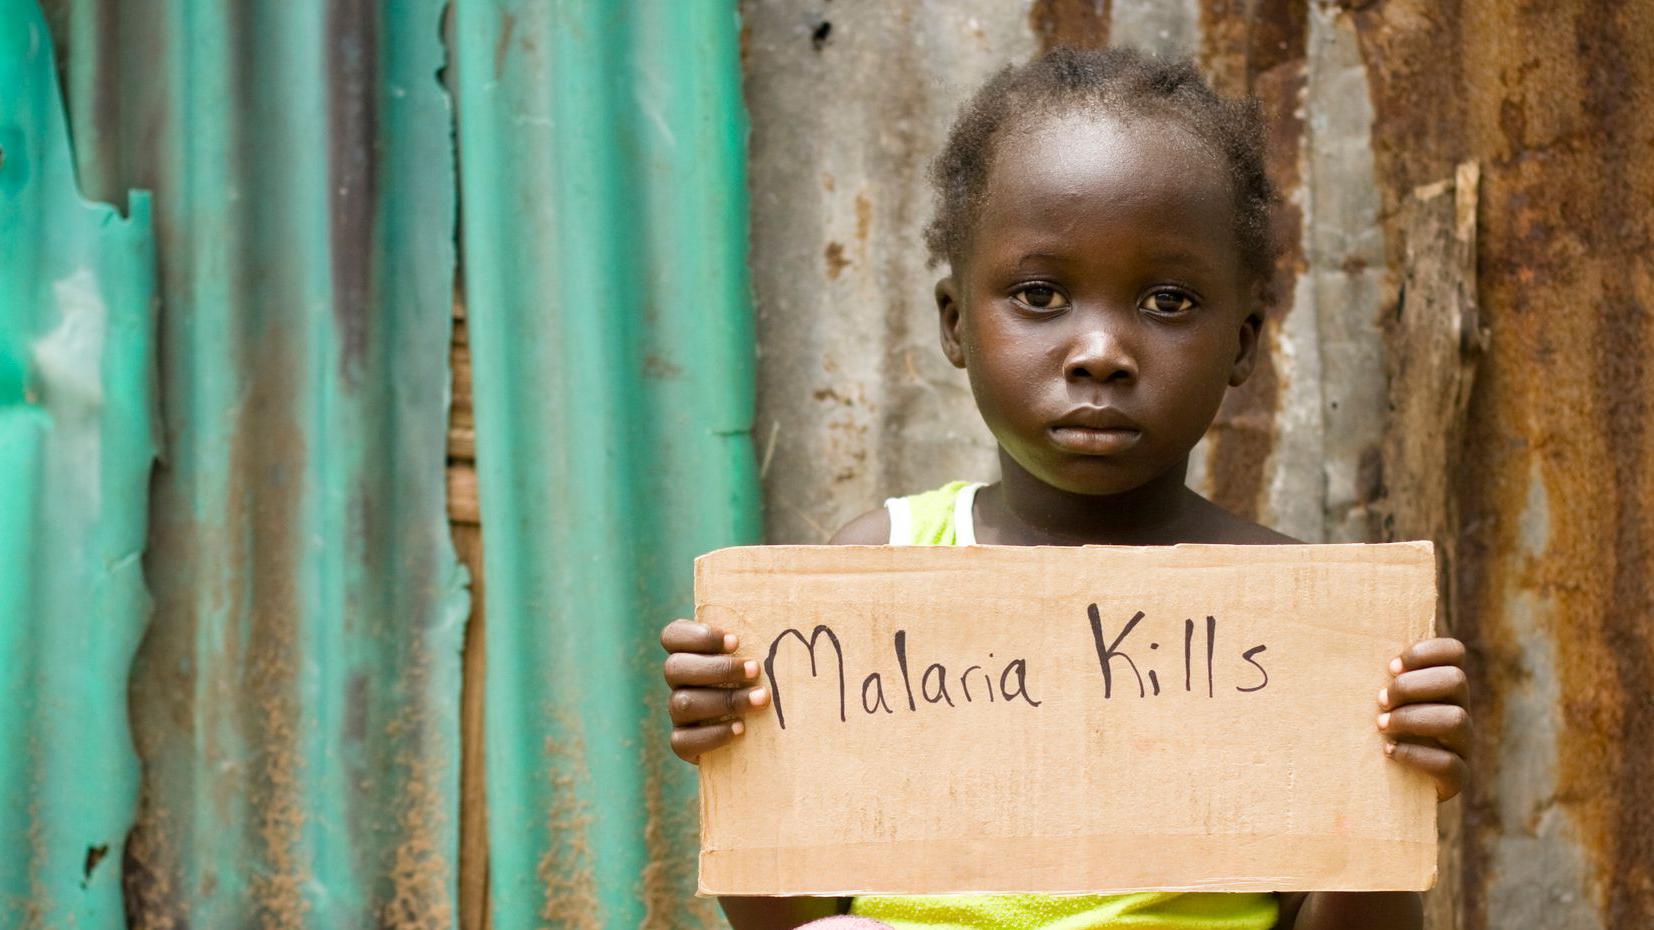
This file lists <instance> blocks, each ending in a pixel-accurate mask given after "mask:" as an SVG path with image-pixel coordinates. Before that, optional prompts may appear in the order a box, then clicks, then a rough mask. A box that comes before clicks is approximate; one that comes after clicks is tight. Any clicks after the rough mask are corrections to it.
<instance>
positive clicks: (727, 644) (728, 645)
mask: <svg viewBox="0 0 1654 930" xmlns="http://www.w3.org/2000/svg"><path fill="white" fill-rule="evenodd" d="M740 642H741V641H740V640H738V639H736V638H735V634H734V633H725V634H724V651H725V652H734V651H735V647H736V646H737V645H739V644H740Z"/></svg>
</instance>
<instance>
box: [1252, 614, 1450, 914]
mask: <svg viewBox="0 0 1654 930" xmlns="http://www.w3.org/2000/svg"><path fill="white" fill-rule="evenodd" d="M1464 656H1465V649H1464V643H1461V642H1459V641H1458V640H1456V639H1448V638H1441V639H1427V640H1424V641H1422V642H1418V643H1414V644H1413V645H1412V646H1410V647H1408V649H1407V650H1406V651H1405V652H1403V653H1402V654H1401V655H1400V656H1399V657H1398V658H1396V659H1394V660H1392V661H1391V662H1390V675H1391V676H1392V677H1391V681H1390V685H1389V687H1387V688H1385V689H1383V690H1382V691H1380V692H1379V693H1378V705H1379V711H1380V713H1379V715H1378V728H1379V730H1381V731H1383V733H1384V735H1385V737H1386V738H1387V739H1386V741H1385V744H1384V751H1385V753H1387V754H1388V755H1389V756H1390V758H1392V759H1395V760H1396V761H1397V762H1400V763H1402V764H1403V765H1410V766H1413V767H1414V768H1416V769H1418V770H1419V771H1421V772H1424V773H1425V774H1427V775H1429V776H1430V777H1431V778H1432V779H1434V780H1435V782H1436V797H1437V798H1438V799H1439V800H1442V801H1446V800H1447V799H1448V798H1451V797H1453V796H1454V795H1456V794H1458V793H1459V792H1460V791H1461V790H1462V789H1463V788H1464V783H1465V780H1466V779H1467V778H1468V777H1469V774H1470V766H1469V764H1468V763H1466V762H1465V754H1466V753H1467V752H1469V751H1470V712H1469V711H1468V710H1466V709H1465V707H1466V705H1467V704H1468V703H1469V684H1468V682H1467V680H1466V678H1465V673H1464ZM1423 924H1424V909H1423V906H1422V904H1421V902H1420V900H1419V896H1418V895H1417V894H1415V893H1414V892H1411V891H1399V892H1340V891H1312V892H1309V893H1308V894H1283V895H1282V896H1281V918H1280V921H1279V923H1277V924H1276V926H1277V927H1279V928H1281V930H1368V928H1372V930H1378V928H1385V930H1389V928H1400V930H1409V928H1418V927H1422V926H1423Z"/></svg>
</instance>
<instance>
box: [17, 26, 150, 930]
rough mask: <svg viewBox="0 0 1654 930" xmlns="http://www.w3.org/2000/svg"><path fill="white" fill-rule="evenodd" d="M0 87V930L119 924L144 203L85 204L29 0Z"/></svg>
mask: <svg viewBox="0 0 1654 930" xmlns="http://www.w3.org/2000/svg"><path fill="white" fill-rule="evenodd" d="M0 88H5V91H4V93H3V94H0V664H3V665H4V668H5V674H4V676H3V677H0V681H3V686H0V695H3V697H0V745H3V746H5V747H6V748H7V755H6V759H5V763H4V765H0V857H3V859H4V863H5V864H4V866H0V926H6V927H29V928H33V927H86V928H99V927H101V928H114V927H120V926H122V925H123V920H122V911H121V882H120V871H121V870H120V862H121V853H120V851H121V846H122V844H123V843H124V842H125V839H126V833H127V831H128V830H129V829H130V828H131V826H132V821H133V817H134V814H135V812H136V809H137V801H138V758H137V756H136V755H135V754H134V752H133V749H132V739H131V735H130V733H129V731H128V729H127V720H126V686H127V672H128V669H129V668H130V667H131V661H132V654H133V651H134V650H135V649H136V648H137V645H138V640H139V637H140V636H141V635H142V633H143V629H144V625H145V623H146V622H147V621H148V618H149V609H150V603H149V595H148V594H147V592H146V591H145V589H144V583H143V577H142V568H141V563H140V559H141V558H142V555H143V550H144V533H145V526H146V521H147V517H148V487H149V474H150V467H151V465H152V463H153V460H154V456H155V443H154V435H153V432H154V428H155V422H154V419H153V417H152V410H153V407H154V403H155V394H154V385H153V376H154V369H153V354H152V353H153V348H154V325H155V307H154V293H155V265H154V260H155V252H154V239H153V236H152V233H151V226H150V215H149V199H148V197H147V195H144V194H141V193H134V194H132V195H131V197H130V203H129V210H130V215H129V216H127V217H122V216H121V215H119V214H118V213H117V212H116V211H115V210H114V209H113V208H112V207H109V206H107V205H104V204H100V203H90V202H87V201H85V200H83V199H82V198H81V195H80V192H79V190H78V188H77V187H76V184H75V176H74V162H73V160H72V158H71V156H70V151H69V138H68V127H67V125H66V123H65V120H64V115H63V105H62V101H61V99H60V96H59V93H58V87H57V75H56V72H55V70H54V67H53V61H52V43H51V37H50V35H49V34H48V33H47V29H46V22H45V19H44V18H43V17H42V16H41V14H40V11H39V9H38V8H37V7H36V6H35V4H34V3H33V0H4V2H0Z"/></svg>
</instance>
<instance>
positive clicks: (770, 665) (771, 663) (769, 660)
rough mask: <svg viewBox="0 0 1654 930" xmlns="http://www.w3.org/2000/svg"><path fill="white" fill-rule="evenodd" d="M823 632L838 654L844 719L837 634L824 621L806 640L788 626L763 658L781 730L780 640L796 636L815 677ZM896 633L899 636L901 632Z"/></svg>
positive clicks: (841, 658)
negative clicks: (777, 656) (777, 672)
mask: <svg viewBox="0 0 1654 930" xmlns="http://www.w3.org/2000/svg"><path fill="white" fill-rule="evenodd" d="M823 633H826V634H827V638H828V639H829V640H831V641H832V643H833V652H834V653H836V654H837V656H838V719H839V720H840V721H841V722H842V721H843V720H844V647H843V646H840V645H839V641H838V636H837V635H835V634H834V633H833V631H832V630H830V629H828V628H827V624H825V623H823V624H821V625H819V626H817V627H816V628H815V630H814V631H812V632H811V633H810V638H809V639H808V640H806V639H805V638H804V634H803V633H800V632H799V631H797V630H795V629H792V628H790V627H789V628H788V629H785V630H782V631H781V632H780V634H778V635H777V636H776V637H775V639H774V640H772V641H771V642H770V654H769V656H768V657H766V658H765V659H764V675H765V677H767V678H769V680H770V693H771V694H772V695H773V696H774V698H775V721H776V722H777V723H779V724H781V729H783V730H785V729H786V728H787V717H786V715H785V714H783V713H782V712H781V682H779V681H776V680H775V654H776V652H777V651H779V650H780V649H781V641H782V640H784V639H786V638H787V637H788V636H792V637H795V638H797V640H798V641H799V643H800V644H802V645H803V646H804V648H806V649H808V650H810V677H811V678H814V677H816V640H818V639H820V638H821V634H823ZM896 635H898V636H900V635H901V634H900V633H898V634H896ZM865 688H866V684H865V682H864V683H863V689H864V690H863V693H865Z"/></svg>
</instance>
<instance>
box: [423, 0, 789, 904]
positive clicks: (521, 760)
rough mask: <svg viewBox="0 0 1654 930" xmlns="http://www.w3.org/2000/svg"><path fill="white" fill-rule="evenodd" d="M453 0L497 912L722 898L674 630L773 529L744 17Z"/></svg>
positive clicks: (652, 5) (690, 9)
mask: <svg viewBox="0 0 1654 930" xmlns="http://www.w3.org/2000/svg"><path fill="white" fill-rule="evenodd" d="M455 15H456V20H455V30H454V33H455V36H456V43H457V48H456V59H457V62H456V64H457V67H458V80H459V87H460V90H459V114H460V121H459V140H460V164H461V168H462V175H461V184H462V190H463V197H462V200H463V203H464V217H463V224H462V233H463V241H464V246H465V263H466V297H467V307H468V314H469V316H468V320H469V323H470V329H469V333H470V339H471V347H472V361H473V372H474V375H473V378H474V382H473V390H474V397H475V400H474V403H475V406H476V417H477V442H478V449H477V456H478V462H477V464H478V470H479V476H478V480H479V487H480V492H481V497H482V507H483V518H482V523H483V533H484V553H485V558H486V560H487V562H486V572H487V576H488V584H489V600H488V683H487V704H488V722H487V734H486V735H487V755H488V765H487V768H488V792H489V825H490V836H489V850H490V860H489V869H490V873H489V874H490V880H491V901H492V906H493V917H494V922H495V925H496V926H509V927H521V926H544V925H553V926H557V925H570V926H583V925H587V923H589V925H592V926H599V925H601V926H633V925H638V924H642V923H646V922H647V923H650V924H658V925H662V926H665V925H668V924H671V925H685V924H693V923H697V922H701V921H703V920H705V919H708V918H707V915H708V914H709V908H710V907H711V906H710V904H708V903H707V902H705V901H696V900H695V899H694V897H693V888H694V870H695V855H696V846H695V830H694V825H695V810H696V801H695V792H694V776H693V770H692V769H691V768H690V767H689V766H687V765H685V764H683V763H681V762H679V761H677V760H676V759H675V758H674V757H673V756H672V755H671V752H670V750H669V748H668V747H667V741H666V739H667V723H666V717H665V712H664V697H665V689H664V687H663V686H662V685H661V683H660V679H659V674H660V672H659V660H660V658H661V654H660V651H659V645H658V633H659V630H660V627H661V626H663V625H664V624H665V623H666V622H667V621H669V620H670V619H672V618H673V617H674V616H682V615H684V614H686V613H687V612H688V611H689V610H690V609H691V580H692V579H691V563H692V560H693V558H694V556H696V555H698V554H700V553H702V552H705V551H707V550H709V549H713V548H716V547H719V546H724V545H730V544H734V543H745V542H753V541H755V540H756V539H757V535H758V529H759V527H758V519H757V518H758V494H757V480H756V476H755V474H754V472H755V469H754V462H753V454H752V444H751V436H750V428H751V422H752V420H751V418H752V379H753V358H752V346H753V342H752V323H751V308H750V301H749V295H748V283H747V276H746V270H745V257H746V211H747V204H746V195H745V174H744V172H745V164H744V148H745V136H746V121H745V115H744V112H743V110H742V104H741V94H740V69H739V56H738V51H737V42H738V35H739V24H738V22H737V20H736V15H735V11H734V7H733V4H732V3H727V2H707V3H681V2H675V0H649V2H640V3H624V4H623V3H578V2H549V3H546V2H539V3H536V2H528V0H522V2H508V0H491V2H477V3H470V4H458V5H456V7H455ZM583 922H587V923H583Z"/></svg>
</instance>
